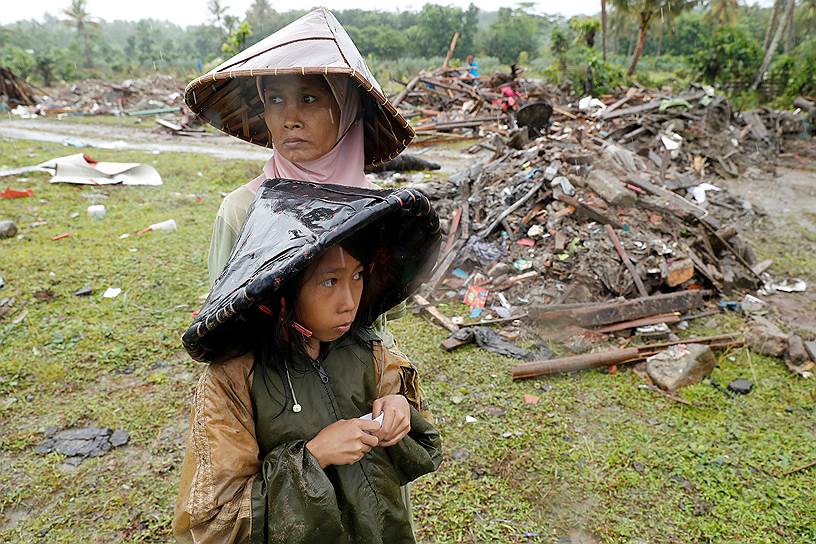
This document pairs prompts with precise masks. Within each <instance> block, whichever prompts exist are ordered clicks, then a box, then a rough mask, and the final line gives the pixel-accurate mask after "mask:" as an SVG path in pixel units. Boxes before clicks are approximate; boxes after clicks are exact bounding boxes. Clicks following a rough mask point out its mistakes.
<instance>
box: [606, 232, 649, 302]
mask: <svg viewBox="0 0 816 544" xmlns="http://www.w3.org/2000/svg"><path fill="white" fill-rule="evenodd" d="M604 228H605V229H606V235H607V236H609V239H610V240H611V241H612V245H614V246H615V251H617V252H618V256H619V257H620V258H621V260H622V261H623V264H624V266H626V270H628V271H629V274H630V275H631V276H632V279H633V280H634V281H635V286H636V287H637V290H638V293H640V296H642V297H648V296H649V291H647V290H646V286H645V285H643V280H642V279H640V274H638V271H637V269H636V268H635V265H633V264H632V261H631V260H630V259H629V255H628V254H627V253H626V250H625V249H623V244H621V241H620V238H618V235H617V233H616V232H615V229H613V228H612V227H611V226H610V225H608V224H607V225H604Z"/></svg>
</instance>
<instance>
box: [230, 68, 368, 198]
mask: <svg viewBox="0 0 816 544" xmlns="http://www.w3.org/2000/svg"><path fill="white" fill-rule="evenodd" d="M326 81H327V82H328V84H329V87H331V91H332V94H333V95H334V99H335V100H337V104H338V105H339V106H340V127H339V128H338V132H337V138H338V139H339V141H338V142H337V144H336V145H335V146H334V147H333V148H332V149H331V150H330V151H329V152H328V153H326V154H325V155H323V156H322V157H320V158H318V159H315V160H313V161H308V162H301V163H295V162H291V161H288V160H286V159H285V158H284V157H283V155H281V154H280V153H277V152H276V151H275V150H274V149H273V150H272V156H271V157H270V158H269V160H268V161H266V164H264V167H263V173H262V174H261V175H260V176H258V177H257V178H255V179H253V180H252V181H250V182H249V183H247V184H246V187H247V188H248V189H249V190H250V191H252V192H253V193H256V192H257V191H258V188H259V187H260V186H261V184H262V183H263V182H264V181H265V180H267V179H270V178H287V179H298V180H303V181H311V182H314V183H333V184H335V185H346V186H348V187H371V180H370V179H369V178H368V177H367V176H366V175H365V172H364V171H363V168H364V167H365V143H364V135H363V122H362V119H357V113H358V112H359V111H360V108H361V105H360V93H359V92H358V90H357V87H356V84H355V83H354V80H352V79H351V78H350V77H333V76H327V77H326ZM256 83H257V86H258V92H259V93H260V94H261V101H263V90H262V89H261V78H260V77H257V78H256Z"/></svg>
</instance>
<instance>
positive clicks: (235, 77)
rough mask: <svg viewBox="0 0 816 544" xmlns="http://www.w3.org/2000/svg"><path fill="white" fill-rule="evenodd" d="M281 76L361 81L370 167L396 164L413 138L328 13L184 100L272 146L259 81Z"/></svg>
mask: <svg viewBox="0 0 816 544" xmlns="http://www.w3.org/2000/svg"><path fill="white" fill-rule="evenodd" d="M282 74H300V75H325V76H328V75H336V76H346V77H350V78H352V79H354V81H356V82H357V84H358V85H359V86H360V89H361V93H360V95H361V96H362V102H363V104H362V111H363V113H364V115H363V119H364V124H365V128H364V133H365V163H366V165H367V166H374V165H377V164H381V163H383V162H386V161H389V160H391V159H393V158H394V157H396V156H397V155H399V154H400V153H401V152H402V151H403V150H404V149H405V148H406V147H407V146H408V144H409V143H411V140H412V139H413V138H414V130H413V129H412V128H411V127H410V125H409V124H408V121H406V120H405V118H403V116H402V115H401V114H400V113H399V111H397V109H396V108H395V107H394V106H392V105H391V103H390V102H389V101H388V99H387V98H386V96H385V94H384V93H383V91H382V88H381V87H380V85H379V83H377V80H376V79H375V78H374V76H373V75H372V74H371V72H370V71H369V69H368V67H367V66H366V64H365V62H364V61H363V58H362V56H361V55H360V53H359V52H358V51H357V48H356V47H355V45H354V43H353V42H352V41H351V38H350V37H349V35H348V34H347V33H346V31H345V30H344V29H343V27H342V26H340V23H339V22H338V21H337V19H335V17H334V15H332V14H331V12H329V11H328V10H326V9H325V8H319V9H316V10H314V11H312V12H310V13H308V14H306V15H304V16H303V17H301V18H300V19H298V20H297V21H295V22H293V23H291V24H289V25H287V26H286V27H284V28H282V29H281V30H279V31H277V32H275V33H274V34H272V35H271V36H269V37H267V38H265V39H263V40H261V41H260V42H258V43H256V44H255V45H253V46H252V47H249V48H247V49H245V50H244V51H241V52H240V53H238V54H237V55H235V56H234V57H232V58H231V59H229V60H228V61H226V62H224V63H223V64H221V65H220V66H218V67H217V68H214V69H213V70H211V71H210V72H208V73H206V74H205V75H203V76H201V77H199V78H197V79H194V80H193V81H191V82H190V84H189V85H187V88H186V89H185V91H184V101H185V102H186V103H187V105H188V106H189V107H190V109H191V110H193V111H194V112H195V113H196V114H198V115H199V116H200V117H202V118H203V119H205V120H206V121H207V122H208V123H210V124H211V125H212V126H214V127H215V128H217V129H219V130H221V131H223V132H226V133H227V134H229V135H231V136H235V137H236V138H240V139H242V140H245V141H247V142H250V143H253V144H257V145H260V146H264V147H272V142H271V141H270V139H269V131H268V130H267V127H266V123H265V122H264V119H263V112H264V106H263V104H262V103H261V100H260V97H259V96H258V90H257V87H256V84H255V78H256V77H257V76H264V75H271V76H276V75H282Z"/></svg>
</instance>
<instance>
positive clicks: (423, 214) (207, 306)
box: [182, 179, 441, 362]
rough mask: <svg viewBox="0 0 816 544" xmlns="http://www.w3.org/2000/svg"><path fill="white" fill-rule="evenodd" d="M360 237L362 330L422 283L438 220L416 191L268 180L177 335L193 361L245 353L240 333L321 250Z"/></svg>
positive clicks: (435, 245) (437, 240)
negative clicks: (365, 260)
mask: <svg viewBox="0 0 816 544" xmlns="http://www.w3.org/2000/svg"><path fill="white" fill-rule="evenodd" d="M350 236H357V237H359V238H358V240H361V241H364V243H365V244H366V245H368V246H369V248H368V249H369V250H370V253H371V254H372V255H374V259H373V261H372V262H373V269H372V270H371V273H370V274H369V277H368V280H367V281H366V284H365V287H364V289H363V297H362V300H361V301H360V307H359V309H358V311H357V319H356V322H357V323H360V324H362V325H368V324H370V323H371V322H373V320H374V319H376V318H377V317H378V316H379V315H380V314H382V313H384V312H385V311H387V310H388V309H390V308H392V307H394V306H395V305H396V304H398V303H399V302H401V301H403V300H405V299H406V298H407V297H408V296H409V295H410V294H411V293H413V292H414V291H415V290H416V289H417V288H418V287H419V285H420V284H421V283H422V282H423V281H424V280H425V279H426V278H427V277H428V275H429V274H430V271H431V269H432V268H433V265H434V264H435V262H436V258H437V255H438V253H439V246H440V244H441V234H440V229H439V219H438V217H437V215H436V212H435V211H434V210H433V208H432V207H431V205H430V202H429V201H428V198H427V197H426V196H425V195H424V194H422V193H421V192H419V191H418V190H415V189H399V190H393V191H383V190H376V189H360V188H352V187H345V186H341V185H329V184H316V183H308V182H303V181H294V180H288V179H270V180H266V181H265V182H264V183H263V185H261V187H260V188H259V189H258V193H257V195H256V197H255V201H254V202H253V203H252V206H251V207H250V209H249V212H248V215H247V219H246V222H245V223H244V226H243V228H242V229H241V232H240V234H239V235H238V241H237V242H236V245H235V248H234V249H233V251H232V255H231V256H230V259H229V262H228V263H227V265H226V267H225V268H224V271H223V272H222V273H221V276H219V278H218V279H217V280H216V282H215V284H214V285H213V288H212V291H211V292H210V295H209V296H208V297H207V300H206V302H205V303H204V307H203V308H202V310H201V312H200V313H199V315H198V317H197V318H196V320H195V321H194V322H193V324H192V325H191V326H190V328H189V329H187V332H185V333H184V335H183V336H182V341H183V343H184V347H185V348H186V349H187V351H188V353H189V354H190V356H191V357H192V358H193V359H196V360H199V361H208V362H217V361H222V360H224V359H227V358H229V357H233V356H235V355H239V354H240V353H243V352H245V351H246V350H247V348H248V346H246V345H241V344H242V343H243V342H245V337H244V335H242V334H241V330H242V329H243V330H246V329H247V327H246V320H247V319H249V318H250V316H251V315H256V314H257V312H255V309H256V308H257V307H258V305H260V304H265V303H266V302H267V301H270V300H273V297H274V295H275V293H276V292H277V291H278V290H279V288H280V287H281V285H283V283H284V282H286V281H287V280H288V279H290V278H292V277H294V276H295V275H296V274H297V273H298V272H300V271H301V270H303V269H304V268H306V267H307V266H308V264H309V263H310V262H311V261H312V259H314V258H315V256H317V255H320V254H321V253H322V252H323V251H324V250H325V249H326V248H328V247H329V246H331V245H333V244H336V243H338V242H341V241H343V240H345V239H346V238H348V237H350Z"/></svg>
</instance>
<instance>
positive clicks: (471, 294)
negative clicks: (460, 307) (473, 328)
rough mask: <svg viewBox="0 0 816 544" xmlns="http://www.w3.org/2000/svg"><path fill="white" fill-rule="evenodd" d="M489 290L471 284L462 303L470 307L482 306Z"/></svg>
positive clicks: (485, 301)
mask: <svg viewBox="0 0 816 544" xmlns="http://www.w3.org/2000/svg"><path fill="white" fill-rule="evenodd" d="M488 294H490V291H488V290H487V289H485V288H484V287H479V286H478V285H471V286H469V287H468V288H467V292H466V293H465V299H464V303H465V304H466V305H467V306H469V307H470V308H484V307H485V304H486V303H487V296H488Z"/></svg>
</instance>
